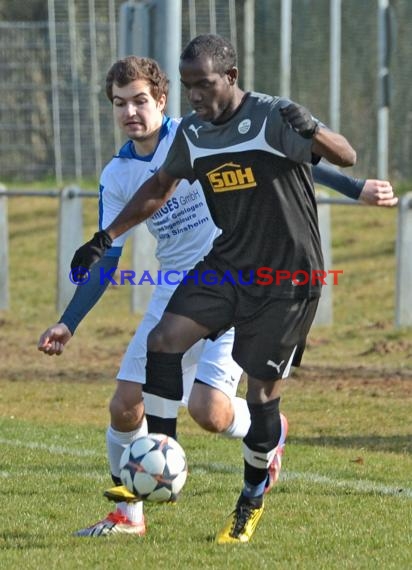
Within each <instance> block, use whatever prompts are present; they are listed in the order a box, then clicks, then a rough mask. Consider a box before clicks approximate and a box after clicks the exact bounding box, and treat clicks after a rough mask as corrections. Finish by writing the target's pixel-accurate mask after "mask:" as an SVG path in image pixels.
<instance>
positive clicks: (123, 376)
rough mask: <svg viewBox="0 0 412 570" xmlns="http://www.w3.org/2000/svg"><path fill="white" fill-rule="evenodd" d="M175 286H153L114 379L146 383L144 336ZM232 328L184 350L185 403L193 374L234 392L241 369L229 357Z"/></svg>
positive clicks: (227, 392)
mask: <svg viewBox="0 0 412 570" xmlns="http://www.w3.org/2000/svg"><path fill="white" fill-rule="evenodd" d="M174 290H175V287H167V286H163V285H158V286H156V288H155V290H154V292H153V295H152V298H151V300H150V303H149V305H148V308H147V311H146V313H145V315H144V317H143V319H142V321H141V322H140V325H139V327H138V328H137V330H136V332H135V334H134V336H133V338H132V340H131V341H130V343H129V346H128V347H127V350H126V353H125V355H124V356H123V360H122V362H121V365H120V370H119V373H118V375H117V380H127V381H128V382H138V383H140V384H145V383H146V351H147V336H148V334H149V332H150V331H151V330H152V329H153V328H154V327H155V326H156V325H157V323H158V322H159V321H160V319H161V317H162V315H163V312H164V309H165V307H166V305H167V303H168V301H169V299H170V297H171V296H172V294H173V292H174ZM233 339H234V329H230V330H229V331H227V332H226V333H225V334H224V335H222V336H221V337H219V338H218V339H217V340H215V341H213V342H212V341H211V340H200V341H199V342H197V343H196V344H195V345H193V346H192V347H191V348H190V349H189V350H188V351H187V352H185V354H184V356H183V360H182V370H183V400H182V404H184V405H187V402H188V399H189V395H190V391H191V389H192V386H193V382H194V380H195V378H197V379H198V380H201V381H202V382H204V383H205V384H207V385H208V386H211V387H213V388H217V389H218V390H220V391H221V392H223V393H225V394H226V395H227V396H229V398H233V397H234V396H235V395H236V391H237V387H238V384H239V380H240V376H241V374H242V369H241V368H240V366H239V365H238V364H236V362H235V361H234V360H233V358H232V347H233Z"/></svg>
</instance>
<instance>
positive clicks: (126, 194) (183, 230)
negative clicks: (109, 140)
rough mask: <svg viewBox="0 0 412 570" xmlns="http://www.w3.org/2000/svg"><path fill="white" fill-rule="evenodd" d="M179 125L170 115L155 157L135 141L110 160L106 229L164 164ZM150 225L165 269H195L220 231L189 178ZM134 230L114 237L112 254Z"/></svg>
mask: <svg viewBox="0 0 412 570" xmlns="http://www.w3.org/2000/svg"><path fill="white" fill-rule="evenodd" d="M178 124H179V121H177V120H176V119H170V118H165V120H164V123H163V126H162V128H161V131H160V137H159V143H158V145H157V147H156V150H155V151H154V153H153V154H152V155H149V156H143V157H140V156H138V155H137V154H136V151H135V148H134V145H133V141H131V140H130V141H128V142H127V143H126V144H125V145H124V146H123V147H122V148H121V149H120V151H119V154H118V155H117V156H114V157H113V158H112V160H111V161H110V162H109V163H108V164H107V166H106V167H105V168H104V170H103V172H102V175H101V179H100V220H99V225H100V228H106V227H107V226H108V225H109V224H110V223H111V222H112V221H113V220H114V218H115V217H116V216H117V215H118V214H119V213H120V212H121V210H122V209H123V207H124V206H125V205H126V204H127V202H129V200H130V199H131V198H132V196H133V195H134V194H135V192H136V190H137V189H138V188H140V186H141V185H142V184H143V183H144V182H145V181H146V180H147V179H148V178H149V177H150V176H152V175H153V173H154V172H156V170H158V169H159V168H160V166H161V165H162V164H163V162H164V160H165V158H166V155H167V153H168V150H169V147H170V145H171V144H172V141H173V139H174V137H175V134H176V129H177V127H178ZM146 224H147V227H148V228H149V231H150V232H151V233H152V234H153V236H154V237H155V238H156V241H157V249H156V257H157V259H158V261H159V264H160V269H161V270H163V271H164V270H176V271H183V270H185V269H186V270H189V269H191V268H192V267H193V266H194V265H195V264H196V263H197V262H198V261H199V260H200V259H202V258H203V257H204V256H205V255H206V254H207V253H208V252H209V251H210V249H211V247H212V243H213V241H214V239H215V238H216V237H217V236H218V235H219V234H220V230H219V229H218V228H217V227H216V226H215V224H214V223H213V221H212V218H211V215H210V212H209V209H208V206H207V204H206V200H205V197H204V194H203V190H202V188H201V186H200V184H199V183H198V182H195V183H194V184H189V183H188V182H187V181H185V180H183V181H182V182H181V183H180V184H179V185H178V187H177V189H176V191H175V192H174V194H173V195H172V196H171V198H169V200H167V202H166V203H165V204H164V205H163V206H162V207H161V208H160V209H159V210H158V211H157V212H155V214H153V216H152V217H151V218H149V219H148V220H147V221H146ZM130 231H131V230H129V232H126V233H125V234H123V235H121V236H119V237H117V238H116V239H115V240H114V241H113V244H112V248H111V249H110V250H109V251H108V254H109V255H115V256H118V255H120V254H121V251H122V247H123V244H124V242H125V241H126V239H127V237H128V235H129V234H130Z"/></svg>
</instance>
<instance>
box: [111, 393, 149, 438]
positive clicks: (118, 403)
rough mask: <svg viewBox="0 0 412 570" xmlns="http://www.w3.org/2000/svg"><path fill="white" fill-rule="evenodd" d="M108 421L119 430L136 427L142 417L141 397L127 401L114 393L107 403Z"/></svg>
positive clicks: (128, 429) (129, 429) (130, 429)
mask: <svg viewBox="0 0 412 570" xmlns="http://www.w3.org/2000/svg"><path fill="white" fill-rule="evenodd" d="M109 412H110V423H111V425H112V426H113V427H114V428H115V429H118V430H119V431H133V430H135V429H137V428H138V427H139V426H140V425H141V423H142V421H143V418H144V405H143V399H142V398H140V399H138V400H137V401H133V402H131V401H127V400H125V399H124V398H122V397H121V396H120V395H119V394H117V393H115V394H114V396H113V398H112V399H111V401H110V404H109Z"/></svg>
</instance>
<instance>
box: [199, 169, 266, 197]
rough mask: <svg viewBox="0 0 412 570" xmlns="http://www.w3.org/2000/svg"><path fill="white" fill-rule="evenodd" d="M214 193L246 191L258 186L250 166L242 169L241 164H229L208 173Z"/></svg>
mask: <svg viewBox="0 0 412 570" xmlns="http://www.w3.org/2000/svg"><path fill="white" fill-rule="evenodd" d="M207 177H208V179H209V182H210V185H211V186H212V190H213V192H230V191H231V190H245V189H246V188H254V187H255V186H257V183H256V180H255V177H254V175H253V170H252V168H251V167H250V166H247V167H246V168H241V165H240V164H234V163H233V162H229V163H226V164H223V165H222V166H219V167H218V168H215V169H214V170H211V171H210V172H208V173H207Z"/></svg>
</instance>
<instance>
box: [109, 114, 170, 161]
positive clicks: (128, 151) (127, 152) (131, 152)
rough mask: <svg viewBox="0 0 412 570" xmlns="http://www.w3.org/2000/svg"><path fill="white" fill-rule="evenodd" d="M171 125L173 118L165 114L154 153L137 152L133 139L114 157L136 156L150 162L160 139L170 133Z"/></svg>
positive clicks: (137, 158)
mask: <svg viewBox="0 0 412 570" xmlns="http://www.w3.org/2000/svg"><path fill="white" fill-rule="evenodd" d="M171 126H172V120H171V118H170V117H167V116H166V115H164V117H163V123H162V127H161V129H160V133H159V140H158V141H157V145H156V148H155V150H154V151H153V152H152V154H146V155H145V156H140V155H139V154H137V152H136V150H135V148H134V144H133V141H132V140H129V141H127V142H126V143H125V144H124V145H123V146H122V148H121V149H120V150H119V153H118V154H116V155H115V156H114V158H134V159H136V160H142V161H143V162H150V161H151V160H152V158H153V155H154V154H155V152H156V150H157V147H158V146H159V143H160V141H161V140H162V139H163V138H164V137H165V136H166V135H167V134H168V132H169V131H170V128H171Z"/></svg>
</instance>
